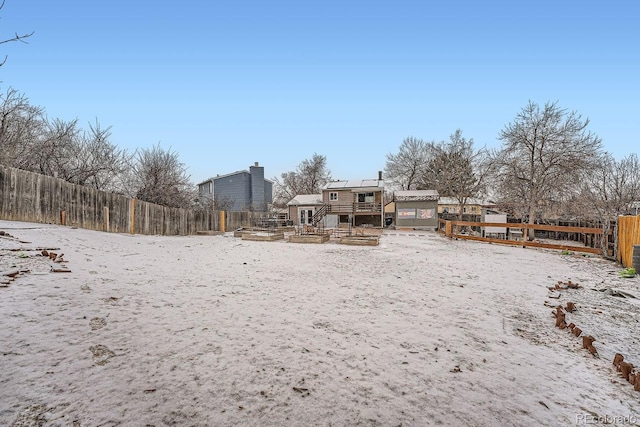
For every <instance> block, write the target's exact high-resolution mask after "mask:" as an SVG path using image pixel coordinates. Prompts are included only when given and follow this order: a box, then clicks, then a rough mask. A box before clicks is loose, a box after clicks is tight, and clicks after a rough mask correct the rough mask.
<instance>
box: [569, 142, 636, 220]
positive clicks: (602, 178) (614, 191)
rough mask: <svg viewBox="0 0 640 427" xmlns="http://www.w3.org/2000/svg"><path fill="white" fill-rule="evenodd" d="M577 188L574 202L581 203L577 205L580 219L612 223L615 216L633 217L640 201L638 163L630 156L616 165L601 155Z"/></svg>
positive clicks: (634, 156) (612, 159)
mask: <svg viewBox="0 0 640 427" xmlns="http://www.w3.org/2000/svg"><path fill="white" fill-rule="evenodd" d="M579 188H580V193H579V194H578V196H579V197H576V199H582V200H583V203H581V204H579V206H580V208H581V211H582V215H583V216H588V217H591V218H596V219H599V220H602V221H612V220H615V219H616V217H617V216H618V215H625V214H630V213H634V212H635V210H634V209H633V205H634V203H635V202H637V201H639V200H640V160H639V159H638V156H637V155H636V154H630V155H628V156H626V157H624V158H623V159H622V160H620V161H617V160H616V159H615V158H614V157H613V156H612V155H611V154H609V153H604V154H603V155H602V157H601V158H600V160H599V161H598V162H596V164H595V165H594V167H593V169H591V170H589V171H588V172H587V173H585V175H584V179H582V180H580V187H579ZM574 203H576V200H574Z"/></svg>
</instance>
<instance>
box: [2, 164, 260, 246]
mask: <svg viewBox="0 0 640 427" xmlns="http://www.w3.org/2000/svg"><path fill="white" fill-rule="evenodd" d="M264 215H267V213H255V212H227V214H226V215H224V213H222V212H220V211H213V210H210V209H181V208H168V207H166V206H160V205H156V204H154V203H148V202H143V201H140V200H136V199H131V198H129V197H125V196H123V195H120V194H114V193H107V192H104V191H99V190H95V189H93V188H89V187H83V186H81V185H76V184H71V183H69V182H66V181H64V180H62V179H59V178H54V177H50V176H45V175H40V174H36V173H33V172H28V171H24V170H20V169H15V168H11V167H7V166H3V165H0V219H5V220H13V221H27V222H37V223H47V224H61V225H72V226H76V227H79V228H85V229H89V230H98V231H109V232H113V233H131V234H135V233H139V234H159V235H191V234H196V232H198V231H211V230H213V231H220V230H222V229H225V230H227V231H229V230H233V229H235V228H240V227H246V226H249V225H251V222H252V220H253V219H254V218H256V217H260V216H264ZM221 218H222V219H223V220H224V221H225V227H224V228H223V227H222V226H221V225H222V224H221Z"/></svg>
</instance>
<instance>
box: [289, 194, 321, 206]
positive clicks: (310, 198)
mask: <svg viewBox="0 0 640 427" xmlns="http://www.w3.org/2000/svg"><path fill="white" fill-rule="evenodd" d="M323 203H324V202H323V201H322V194H298V195H297V196H296V197H294V198H293V199H291V200H290V201H289V203H287V206H301V205H305V206H310V205H322V204H323Z"/></svg>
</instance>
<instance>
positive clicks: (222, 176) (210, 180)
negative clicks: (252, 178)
mask: <svg viewBox="0 0 640 427" xmlns="http://www.w3.org/2000/svg"><path fill="white" fill-rule="evenodd" d="M243 173H246V174H247V175H250V174H251V172H249V171H248V170H246V169H243V170H239V171H235V172H231V173H226V174H224V175H216V176H213V177H211V178H209V179H207V180H204V181H202V182H201V183H199V184H198V185H199V186H200V185H202V184H206V183H207V182H213V181H215V180H217V179H221V178H226V177H228V176H232V175H240V174H243ZM264 180H265V181H267V182H270V183H271V184H273V181H271V180H270V179H267V178H265V179H264Z"/></svg>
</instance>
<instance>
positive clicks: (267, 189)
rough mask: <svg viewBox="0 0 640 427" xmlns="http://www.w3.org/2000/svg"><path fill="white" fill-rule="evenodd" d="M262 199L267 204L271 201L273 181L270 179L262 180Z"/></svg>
mask: <svg viewBox="0 0 640 427" xmlns="http://www.w3.org/2000/svg"><path fill="white" fill-rule="evenodd" d="M264 201H265V202H266V203H268V204H271V203H273V183H272V182H271V181H267V180H265V181H264Z"/></svg>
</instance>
